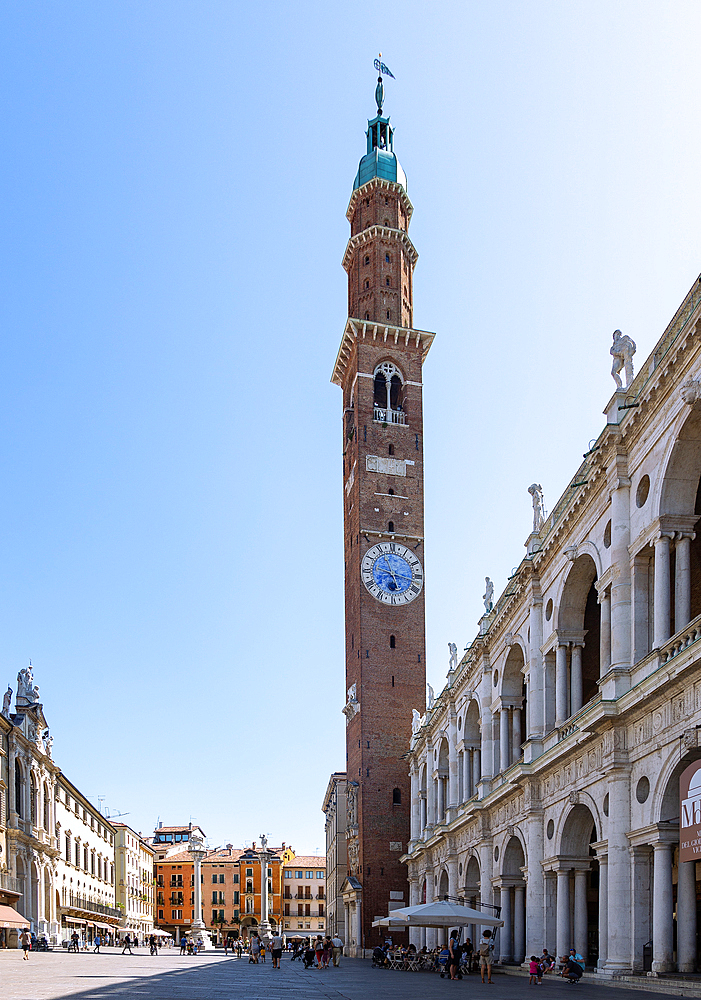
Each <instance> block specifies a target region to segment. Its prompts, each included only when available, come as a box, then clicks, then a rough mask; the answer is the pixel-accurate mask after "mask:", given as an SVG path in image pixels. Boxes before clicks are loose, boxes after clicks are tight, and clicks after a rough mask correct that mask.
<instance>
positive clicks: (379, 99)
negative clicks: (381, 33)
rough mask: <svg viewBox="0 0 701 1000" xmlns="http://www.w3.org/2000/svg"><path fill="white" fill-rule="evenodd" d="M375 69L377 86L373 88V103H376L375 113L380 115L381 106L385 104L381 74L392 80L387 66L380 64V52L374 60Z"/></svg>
mask: <svg viewBox="0 0 701 1000" xmlns="http://www.w3.org/2000/svg"><path fill="white" fill-rule="evenodd" d="M374 65H375V69H376V70H377V73H378V76H377V86H376V87H375V101H376V103H377V113H378V115H381V114H382V105H383V104H384V102H385V88H384V84H383V83H382V74H383V73H384V74H385V76H391V77H392V79H393V80H394V73H393V72H392V71H391V70H390V68H389V66H385V64H384V63H383V62H382V53H381V52H380V54H379V57H378V58H377V59H376V60H375V63H374Z"/></svg>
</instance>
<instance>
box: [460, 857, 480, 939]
mask: <svg viewBox="0 0 701 1000" xmlns="http://www.w3.org/2000/svg"><path fill="white" fill-rule="evenodd" d="M463 892H464V895H465V898H466V900H467V905H468V906H469V907H471V908H472V909H473V910H479V908H480V901H481V898H482V897H481V889H480V866H479V861H478V859H477V857H476V856H475V855H474V854H473V855H472V857H471V858H470V860H469V861H468V862H467V865H466V867H465V886H464V890H463ZM479 932H480V928H479V927H478V926H476V925H475V924H470V926H469V927H468V928H467V932H466V934H467V936H468V937H469V938H470V941H471V942H472V946H473V948H476V947H477V941H478V935H479Z"/></svg>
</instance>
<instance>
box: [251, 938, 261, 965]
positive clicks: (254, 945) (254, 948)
mask: <svg viewBox="0 0 701 1000" xmlns="http://www.w3.org/2000/svg"><path fill="white" fill-rule="evenodd" d="M259 955H260V938H259V937H258V935H257V934H254V935H253V937H252V938H251V957H250V958H249V960H248V961H249V962H253V963H254V965H258V956H259Z"/></svg>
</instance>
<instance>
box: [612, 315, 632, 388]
mask: <svg viewBox="0 0 701 1000" xmlns="http://www.w3.org/2000/svg"><path fill="white" fill-rule="evenodd" d="M636 350H637V348H636V346H635V341H634V340H631V338H630V337H627V336H625V334H623V333H621V331H620V330H614V331H613V345H612V347H611V350H610V352H609V353H610V354H612V355H613V364H612V366H611V374H612V375H613V378H614V381H615V383H616V388H617V389H622V388H623V383H622V382H621V376H620V375H619V372H620V370H621V369H622V368H625V372H626V385H625V388H626V389H630V386H631V383H632V381H633V355H634V354H635V352H636Z"/></svg>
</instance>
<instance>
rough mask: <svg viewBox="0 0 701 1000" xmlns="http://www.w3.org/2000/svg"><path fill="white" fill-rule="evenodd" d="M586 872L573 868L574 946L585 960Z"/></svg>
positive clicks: (586, 937)
mask: <svg viewBox="0 0 701 1000" xmlns="http://www.w3.org/2000/svg"><path fill="white" fill-rule="evenodd" d="M587 923H588V921H587V872H586V870H582V869H579V868H578V869H575V873H574V947H575V949H576V950H577V951H578V952H579V954H580V955H581V956H582V957H583V958H584V961H585V962H586V960H587V950H588V944H589V942H588V937H589V935H588V927H587Z"/></svg>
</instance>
